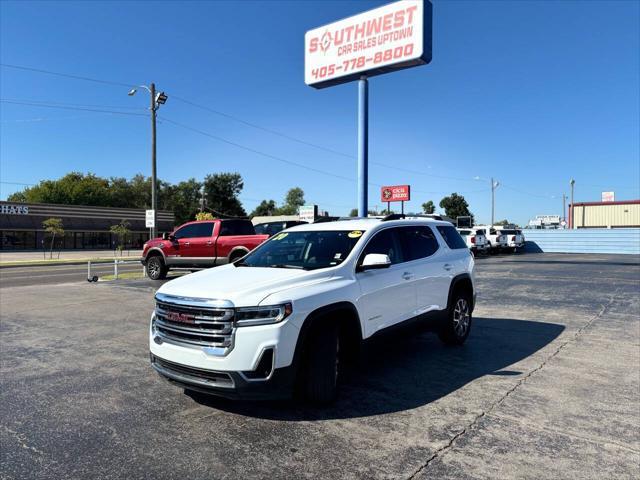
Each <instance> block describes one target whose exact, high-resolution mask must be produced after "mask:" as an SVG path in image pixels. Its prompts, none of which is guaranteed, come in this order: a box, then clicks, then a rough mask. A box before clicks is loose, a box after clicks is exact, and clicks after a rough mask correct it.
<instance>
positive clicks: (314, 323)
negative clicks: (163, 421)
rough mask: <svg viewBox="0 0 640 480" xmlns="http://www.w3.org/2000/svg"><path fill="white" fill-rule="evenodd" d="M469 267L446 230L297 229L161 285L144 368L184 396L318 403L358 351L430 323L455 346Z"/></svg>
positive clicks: (401, 225)
mask: <svg viewBox="0 0 640 480" xmlns="http://www.w3.org/2000/svg"><path fill="white" fill-rule="evenodd" d="M475 297H476V294H475V287H474V259H473V255H471V253H470V252H469V250H468V249H467V246H466V244H465V243H464V241H463V240H462V238H461V237H460V235H459V234H458V232H457V231H456V229H455V228H454V227H453V226H452V225H451V224H450V223H449V222H444V221H437V220H431V219H424V218H406V219H405V217H404V215H390V216H388V217H385V218H384V219H375V218H370V219H353V220H344V221H342V220H341V221H335V222H324V223H315V224H308V225H300V226H296V227H293V228H290V229H287V230H285V231H283V232H280V233H278V234H276V235H274V236H273V237H271V238H270V239H269V240H268V241H266V242H265V243H263V244H262V245H260V246H259V247H257V248H256V249H255V250H253V251H252V252H250V253H249V254H247V255H246V256H245V257H244V258H242V259H240V260H238V261H236V262H234V263H231V264H228V265H224V266H222V267H218V268H214V269H210V270H203V271H200V272H197V273H193V274H190V275H186V276H184V277H180V278H178V279H176V280H173V281H171V282H168V283H165V284H164V285H163V286H162V287H161V288H160V289H159V290H158V291H157V293H156V297H155V299H156V308H155V311H154V312H153V314H152V315H151V322H150V328H149V345H150V355H151V365H152V366H153V368H154V369H155V370H156V371H157V372H158V373H159V374H160V375H161V376H163V377H165V378H166V379H168V380H169V381H171V382H173V383H175V384H177V385H179V386H181V387H183V388H184V389H185V390H186V391H190V390H192V391H199V392H204V393H208V394H213V395H219V396H223V397H228V398H253V399H257V398H282V397H290V396H291V395H292V393H293V392H294V391H295V392H298V393H300V394H301V395H302V396H303V397H304V398H306V399H307V400H308V401H312V402H316V403H326V402H330V401H332V400H333V399H334V398H335V396H336V394H337V387H338V379H339V377H340V376H341V375H342V372H343V371H344V368H346V367H347V366H348V365H349V363H350V362H351V361H352V360H353V359H354V358H357V352H358V351H359V347H360V346H361V344H362V343H363V342H364V341H366V340H368V339H370V338H372V337H373V336H375V335H379V334H382V333H383V332H385V331H386V330H387V329H389V328H390V327H395V326H397V325H400V324H403V325H404V324H406V323H408V322H410V321H419V322H428V323H429V325H431V326H432V327H433V329H435V331H437V333H438V334H439V336H440V338H441V339H442V341H443V342H445V343H447V344H451V345H461V344H463V343H464V342H465V340H466V339H467V336H468V335H469V331H470V328H471V321H472V317H471V316H472V312H473V308H474V305H475Z"/></svg>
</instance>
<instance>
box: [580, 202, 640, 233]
mask: <svg viewBox="0 0 640 480" xmlns="http://www.w3.org/2000/svg"><path fill="white" fill-rule="evenodd" d="M633 227H640V200H623V201H619V202H583V203H575V204H574V205H569V228H633Z"/></svg>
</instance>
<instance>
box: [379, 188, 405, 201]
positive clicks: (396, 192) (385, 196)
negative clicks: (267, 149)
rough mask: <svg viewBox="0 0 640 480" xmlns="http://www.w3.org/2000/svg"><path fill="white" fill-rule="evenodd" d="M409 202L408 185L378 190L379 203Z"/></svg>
mask: <svg viewBox="0 0 640 480" xmlns="http://www.w3.org/2000/svg"><path fill="white" fill-rule="evenodd" d="M409 200H411V186H410V185H391V186H388V187H382V188H381V189H380V201H381V202H408V201H409Z"/></svg>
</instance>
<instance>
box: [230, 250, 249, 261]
mask: <svg viewBox="0 0 640 480" xmlns="http://www.w3.org/2000/svg"><path fill="white" fill-rule="evenodd" d="M245 255H246V253H244V252H240V253H234V254H233V255H231V256H230V257H229V263H233V262H235V261H237V260H240V259H241V258H242V257H244V256H245Z"/></svg>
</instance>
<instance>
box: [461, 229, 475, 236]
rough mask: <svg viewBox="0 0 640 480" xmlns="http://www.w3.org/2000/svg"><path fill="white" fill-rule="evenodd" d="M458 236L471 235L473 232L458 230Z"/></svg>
mask: <svg viewBox="0 0 640 480" xmlns="http://www.w3.org/2000/svg"><path fill="white" fill-rule="evenodd" d="M458 232H460V235H471V234H472V233H473V232H472V231H471V230H458Z"/></svg>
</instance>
